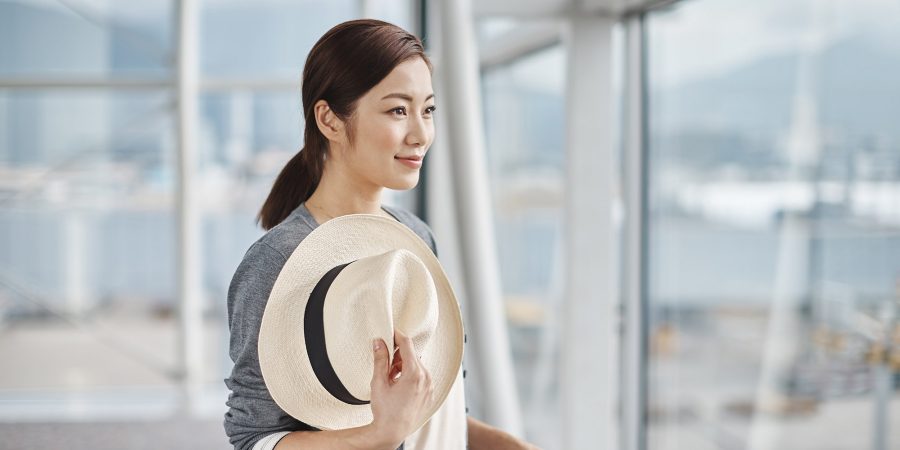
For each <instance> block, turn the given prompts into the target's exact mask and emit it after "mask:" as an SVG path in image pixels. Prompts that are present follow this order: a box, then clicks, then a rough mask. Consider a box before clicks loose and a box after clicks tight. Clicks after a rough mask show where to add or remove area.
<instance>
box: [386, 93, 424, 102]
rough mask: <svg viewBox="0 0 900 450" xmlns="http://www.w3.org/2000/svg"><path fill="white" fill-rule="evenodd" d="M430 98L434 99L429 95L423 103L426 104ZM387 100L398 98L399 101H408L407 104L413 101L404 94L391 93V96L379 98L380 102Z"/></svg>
mask: <svg viewBox="0 0 900 450" xmlns="http://www.w3.org/2000/svg"><path fill="white" fill-rule="evenodd" d="M432 97H434V94H430V95H429V96H428V97H425V101H426V102H427V101H428V99H430V98H432ZM389 98H399V99H403V100H406V101H408V102H412V101H413V98H412V97H411V96H409V95H406V94H401V93H399V92H395V93H393V94H388V95H385V96H384V97H381V99H382V100H386V99H389Z"/></svg>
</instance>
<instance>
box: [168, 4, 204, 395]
mask: <svg viewBox="0 0 900 450" xmlns="http://www.w3.org/2000/svg"><path fill="white" fill-rule="evenodd" d="M175 16H176V21H175V23H176V30H177V31H176V32H177V39H176V41H175V42H176V43H177V49H178V50H177V51H178V61H177V67H176V69H177V71H176V87H177V90H176V92H177V121H178V123H177V125H176V138H177V143H176V150H177V157H176V161H177V165H178V170H177V172H178V178H177V180H178V181H177V185H176V207H177V210H176V216H177V218H178V220H177V223H178V238H177V240H176V242H177V255H178V261H177V265H176V267H177V270H178V299H179V315H178V317H179V329H178V331H179V339H178V362H179V366H180V367H179V368H180V371H181V375H182V376H183V382H184V384H185V388H186V390H185V392H186V393H187V394H188V395H187V405H185V406H187V407H188V408H189V409H190V408H192V407H193V406H194V405H193V399H194V398H195V397H194V394H196V387H197V385H198V384H199V381H200V378H201V375H200V374H201V370H202V367H203V364H202V357H203V342H202V331H203V329H202V327H203V320H202V313H203V311H202V308H203V304H202V291H201V287H200V274H201V273H202V272H201V262H202V261H201V258H200V241H199V238H200V233H199V225H200V224H199V220H200V217H201V212H200V206H201V205H200V203H199V202H198V201H197V199H196V195H195V189H194V182H193V177H194V174H195V162H196V161H195V159H196V150H197V139H196V131H197V67H198V61H197V36H198V34H199V33H198V30H197V28H198V20H197V2H196V0H179V1H178V2H177V3H176V9H175Z"/></svg>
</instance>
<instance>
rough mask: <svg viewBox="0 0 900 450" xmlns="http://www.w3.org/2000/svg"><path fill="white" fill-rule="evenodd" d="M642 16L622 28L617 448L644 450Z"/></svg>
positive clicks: (645, 184) (644, 118) (645, 310)
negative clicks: (620, 338) (621, 318)
mask: <svg viewBox="0 0 900 450" xmlns="http://www.w3.org/2000/svg"><path fill="white" fill-rule="evenodd" d="M645 38H646V36H645V32H644V18H643V16H636V17H632V18H630V19H629V20H628V21H627V22H626V23H625V80H626V83H625V100H624V101H625V104H624V113H625V114H624V118H625V123H624V149H623V150H624V152H623V162H624V164H623V166H624V167H623V169H624V170H623V172H624V183H623V188H624V210H625V222H624V225H623V227H622V241H623V244H624V245H623V249H622V270H623V277H622V280H623V282H624V284H625V285H624V289H623V294H624V295H623V299H622V300H623V306H624V315H625V320H624V337H623V339H624V345H623V346H622V352H623V357H622V371H621V377H622V379H623V380H628V382H627V383H623V384H622V386H621V388H622V389H621V400H622V424H621V425H622V437H623V441H622V446H621V448H623V449H625V450H645V449H646V448H647V437H646V423H645V419H646V417H647V415H646V410H647V409H646V404H647V369H648V367H647V357H648V356H647V355H648V344H647V332H648V331H647V314H648V308H649V304H648V301H647V277H648V273H647V270H648V264H647V223H646V222H647V218H648V215H647V190H648V186H649V179H648V177H647V145H648V141H647V111H646V109H647V68H646V42H645V40H646V39H645Z"/></svg>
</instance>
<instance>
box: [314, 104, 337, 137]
mask: <svg viewBox="0 0 900 450" xmlns="http://www.w3.org/2000/svg"><path fill="white" fill-rule="evenodd" d="M313 112H314V115H315V116H316V126H318V127H319V131H320V132H321V133H322V135H324V136H325V138H326V139H328V140H329V141H333V142H341V141H342V140H343V139H344V121H342V120H341V119H340V118H339V117H338V116H337V115H336V114H335V113H334V111H332V110H331V107H330V106H328V102H326V101H325V100H319V101H317V102H316V104H315V106H313Z"/></svg>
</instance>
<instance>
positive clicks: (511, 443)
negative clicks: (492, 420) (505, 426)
mask: <svg viewBox="0 0 900 450" xmlns="http://www.w3.org/2000/svg"><path fill="white" fill-rule="evenodd" d="M468 426H469V448H470V449H471V450H537V447H535V446H533V445H531V444H529V443H527V442H525V441H522V440H520V439H517V438H516V437H515V436H513V435H511V434H509V433H507V432H505V431H503V430H501V429H499V428H494V427H492V426H490V425H488V424H486V423H484V422H481V421H479V420H477V419H474V418H472V417H468Z"/></svg>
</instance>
